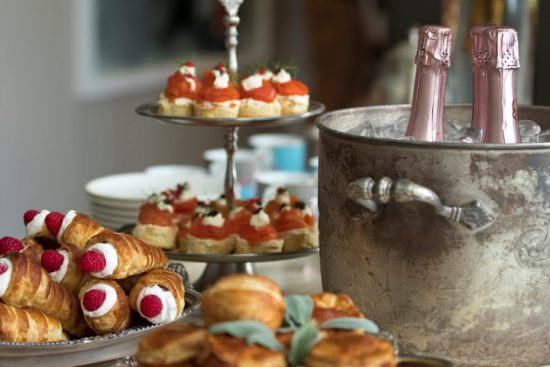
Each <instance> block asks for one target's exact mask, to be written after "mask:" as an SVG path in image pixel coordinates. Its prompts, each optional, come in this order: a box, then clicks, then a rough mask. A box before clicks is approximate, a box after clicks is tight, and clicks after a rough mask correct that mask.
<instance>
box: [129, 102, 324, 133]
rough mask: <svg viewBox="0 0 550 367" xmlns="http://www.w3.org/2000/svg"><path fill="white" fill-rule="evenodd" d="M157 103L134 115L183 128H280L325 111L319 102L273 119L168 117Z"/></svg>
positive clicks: (145, 105) (144, 107)
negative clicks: (306, 108) (297, 111)
mask: <svg viewBox="0 0 550 367" xmlns="http://www.w3.org/2000/svg"><path fill="white" fill-rule="evenodd" d="M158 109H159V105H158V103H146V104H143V105H141V106H138V107H137V108H136V113H137V114H138V115H141V116H145V117H152V118H154V119H156V120H157V121H160V122H164V123H168V124H174V125H184V126H220V127H247V126H255V127H257V126H281V125H287V124H292V123H297V122H301V121H303V120H305V119H307V118H309V117H313V116H317V115H319V114H320V113H323V112H324V111H325V105H324V104H322V103H321V102H317V101H311V102H310V103H309V109H308V111H306V112H304V113H298V114H293V115H284V116H273V117H236V118H212V117H199V116H185V117H183V116H170V115H164V114H161V113H159V112H158Z"/></svg>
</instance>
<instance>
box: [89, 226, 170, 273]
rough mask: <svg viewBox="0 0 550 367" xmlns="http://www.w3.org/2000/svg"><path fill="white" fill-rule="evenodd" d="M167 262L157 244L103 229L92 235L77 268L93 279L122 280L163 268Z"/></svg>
mask: <svg viewBox="0 0 550 367" xmlns="http://www.w3.org/2000/svg"><path fill="white" fill-rule="evenodd" d="M167 263H168V259H167V258H166V255H165V254H164V252H163V251H162V250H161V249H160V248H157V247H154V246H151V245H148V244H147V243H145V242H143V241H141V240H139V239H137V238H135V237H133V236H131V235H129V234H124V233H114V232H103V233H101V234H99V235H97V236H95V237H92V238H91V239H90V241H88V244H87V245H86V251H84V252H83V253H82V255H81V256H80V267H81V268H82V271H84V272H85V273H90V274H91V275H92V276H94V277H96V278H107V279H124V278H127V277H129V276H131V275H135V274H140V273H144V272H146V271H149V270H152V269H156V268H163V267H165V266H166V264H167Z"/></svg>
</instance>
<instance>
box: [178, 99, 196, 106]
mask: <svg viewBox="0 0 550 367" xmlns="http://www.w3.org/2000/svg"><path fill="white" fill-rule="evenodd" d="M174 104H175V105H176V106H189V105H191V104H193V100H192V99H191V98H185V97H180V98H176V99H174Z"/></svg>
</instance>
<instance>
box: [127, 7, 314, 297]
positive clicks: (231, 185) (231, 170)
mask: <svg viewBox="0 0 550 367" xmlns="http://www.w3.org/2000/svg"><path fill="white" fill-rule="evenodd" d="M219 1H220V3H221V4H222V6H223V7H224V8H225V10H226V12H227V15H226V16H225V17H224V23H225V27H226V42H225V45H226V48H227V53H228V62H227V65H228V69H229V74H230V77H231V80H233V81H236V80H237V78H238V63H237V44H238V42H237V26H238V24H239V21H240V19H239V17H238V12H239V7H240V6H241V4H242V2H243V0H219ZM324 110H325V106H324V105H323V104H322V103H319V102H316V101H311V103H310V106H309V110H308V111H307V112H305V113H302V114H295V115H286V116H277V117H261V118H242V117H239V118H207V117H197V116H186V117H178V116H167V115H163V114H160V113H159V112H158V104H157V103H148V104H144V105H141V106H139V107H137V108H136V113H138V114H139V115H142V116H146V117H150V118H153V119H154V120H155V121H158V122H161V123H168V124H173V125H177V126H202V127H218V128H222V129H223V131H224V139H225V144H224V148H225V152H226V154H227V163H226V170H225V181H224V188H225V197H226V200H227V202H228V205H229V207H230V208H231V206H232V205H233V201H234V199H235V182H236V169H235V160H234V155H235V152H236V151H237V141H238V132H239V128H241V127H243V128H246V127H259V126H282V125H286V124H292V123H298V122H302V121H304V120H305V119H307V118H308V117H312V116H316V115H318V114H320V113H322V112H323V111H324ZM318 251H319V249H318V248H314V249H308V250H303V251H297V252H282V253H269V254H230V255H216V254H186V253H183V252H177V251H166V254H167V256H168V258H170V259H171V260H180V261H190V262H203V263H207V266H206V268H205V270H204V272H203V273H202V275H201V277H200V278H199V279H198V280H197V282H196V283H195V285H194V287H195V289H197V290H199V291H202V290H204V289H205V288H206V286H208V285H209V284H211V283H213V282H215V281H216V280H217V279H218V278H220V277H221V276H224V275H227V274H232V273H253V272H254V268H253V263H256V262H268V261H279V260H289V259H294V258H299V257H304V256H309V255H312V254H314V253H317V252H318Z"/></svg>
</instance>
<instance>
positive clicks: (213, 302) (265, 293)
mask: <svg viewBox="0 0 550 367" xmlns="http://www.w3.org/2000/svg"><path fill="white" fill-rule="evenodd" d="M284 314H285V302H284V298H283V292H281V290H280V289H279V287H278V286H277V284H275V283H274V282H273V281H271V280H270V279H268V278H266V277H264V276H260V275H248V274H232V275H228V276H225V277H223V278H221V279H220V280H218V281H217V282H216V283H214V284H213V285H212V286H210V287H209V288H208V289H207V290H206V292H204V294H203V296H202V315H203V319H204V322H205V324H206V325H207V326H210V325H212V324H214V323H217V322H222V321H233V320H257V321H260V322H263V323H264V324H265V325H267V326H268V327H269V328H271V329H273V330H277V329H278V328H279V327H280V326H281V323H282V321H283V317H284Z"/></svg>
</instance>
